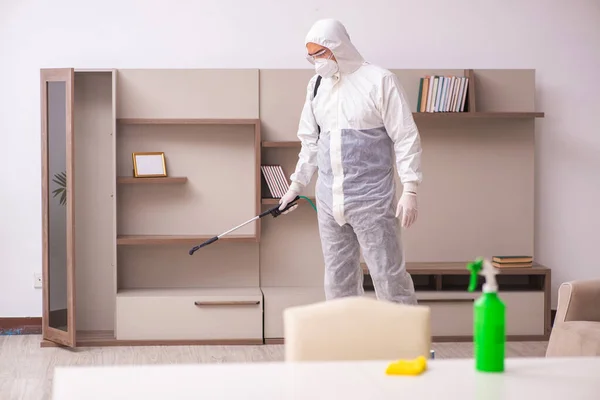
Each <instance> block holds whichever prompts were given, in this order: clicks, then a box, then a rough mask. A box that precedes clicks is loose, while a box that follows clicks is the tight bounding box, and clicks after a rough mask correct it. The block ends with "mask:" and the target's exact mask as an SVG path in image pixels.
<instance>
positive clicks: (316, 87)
mask: <svg viewBox="0 0 600 400" xmlns="http://www.w3.org/2000/svg"><path fill="white" fill-rule="evenodd" d="M321 78H322V77H321V75H318V76H317V81H316V82H315V90H314V91H313V99H314V98H315V97H317V91H318V90H319V85H320V84H321ZM317 128H318V129H319V135H320V134H321V127H320V126H319V125H317Z"/></svg>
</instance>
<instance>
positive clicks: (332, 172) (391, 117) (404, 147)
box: [281, 19, 422, 304]
mask: <svg viewBox="0 0 600 400" xmlns="http://www.w3.org/2000/svg"><path fill="white" fill-rule="evenodd" d="M306 43H316V44H318V45H320V46H323V47H326V48H327V49H329V50H331V52H332V53H333V56H334V58H335V62H336V63H337V65H335V67H334V68H335V73H334V74H333V75H331V74H328V75H331V76H330V77H323V78H322V79H321V82H320V86H319V88H318V92H317V95H316V97H314V98H313V92H314V86H315V83H316V80H317V77H318V75H315V76H314V77H313V78H312V79H311V80H310V81H309V84H308V87H307V93H306V101H305V104H304V108H303V110H302V113H301V118H300V124H299V129H298V138H299V139H300V141H301V144H302V149H301V151H300V154H299V159H298V163H297V165H296V170H295V172H294V173H293V174H292V175H291V177H290V178H291V181H292V184H291V186H290V190H289V191H288V193H286V195H285V196H284V197H283V198H282V201H281V204H282V205H281V208H283V207H285V205H286V204H287V203H289V201H290V200H291V199H293V198H294V197H295V196H296V195H297V194H298V193H300V192H301V191H302V190H303V188H304V187H305V186H306V185H307V184H309V182H310V181H311V179H312V177H313V174H314V173H315V171H316V170H318V171H319V173H318V179H317V184H316V200H317V214H318V223H319V233H320V236H321V243H322V250H323V256H324V261H325V277H324V285H325V295H326V299H333V298H339V297H346V296H359V295H362V294H363V274H362V270H361V268H360V250H362V253H363V257H364V259H365V261H366V263H367V266H368V268H369V270H370V274H371V277H372V279H373V284H374V287H375V291H376V294H377V297H378V298H380V299H385V300H389V301H393V302H398V303H404V304H416V297H415V292H414V285H413V281H412V278H411V276H410V275H409V274H408V273H407V271H406V267H405V262H404V254H403V249H402V246H401V245H400V243H399V241H398V235H399V234H400V232H399V228H400V227H399V223H398V219H397V216H398V214H399V213H401V211H403V212H404V214H405V215H404V218H405V219H404V221H407V216H406V215H407V214H406V213H412V214H410V215H409V216H408V224H410V223H412V221H414V218H416V190H417V187H418V185H419V183H420V182H421V180H422V173H421V171H420V157H421V143H420V137H419V132H418V130H417V127H416V125H415V123H414V121H413V117H412V112H411V110H410V107H409V104H408V103H407V101H406V99H405V93H404V89H403V88H402V86H401V84H400V82H399V80H398V78H397V77H396V75H395V74H393V73H392V72H390V71H388V70H386V69H383V68H380V67H377V66H374V65H372V64H369V63H367V62H365V60H364V59H363V57H362V56H361V55H360V53H359V52H358V51H357V49H356V48H355V47H354V45H353V44H352V43H351V41H350V37H349V36H348V34H347V32H346V29H345V27H344V26H343V25H342V24H341V23H340V22H338V21H336V20H331V19H327V20H320V21H318V22H317V23H315V24H314V25H313V27H312V28H311V30H310V32H309V33H308V35H307V36H306ZM318 61H322V60H318ZM312 62H314V61H312ZM330 63H331V61H330ZM319 130H320V133H319ZM394 156H395V159H396V160H395V161H396V167H397V171H398V173H399V175H400V180H401V182H402V184H403V188H404V193H403V198H401V199H400V201H399V203H398V206H397V208H396V204H395V200H396V193H395V179H394ZM409 196H412V197H409ZM403 208H404V210H403Z"/></svg>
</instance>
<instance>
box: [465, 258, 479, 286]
mask: <svg viewBox="0 0 600 400" xmlns="http://www.w3.org/2000/svg"><path fill="white" fill-rule="evenodd" d="M467 269H468V270H469V271H471V279H470V280H469V288H468V291H469V292H473V291H475V289H476V288H477V275H479V273H480V272H481V270H482V269H483V259H481V258H479V259H477V260H475V261H473V262H471V263H469V264H468V265H467Z"/></svg>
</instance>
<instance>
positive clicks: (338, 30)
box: [304, 19, 365, 74]
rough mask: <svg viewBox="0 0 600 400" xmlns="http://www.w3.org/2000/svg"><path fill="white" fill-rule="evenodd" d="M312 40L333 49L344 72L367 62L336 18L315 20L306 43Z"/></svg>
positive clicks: (340, 68) (349, 71) (341, 70)
mask: <svg viewBox="0 0 600 400" xmlns="http://www.w3.org/2000/svg"><path fill="white" fill-rule="evenodd" d="M310 42H312V43H316V44H318V45H321V46H323V47H327V48H328V49H329V50H331V51H332V53H333V55H334V56H335V59H336V60H337V63H338V66H339V70H340V72H341V73H343V74H349V73H352V72H354V71H356V70H357V69H358V68H359V67H360V66H361V65H362V64H363V63H364V62H365V60H364V59H363V57H362V56H361V55H360V53H359V52H358V50H357V49H356V47H354V45H353V44H352V42H351V41H350V35H348V32H347V31H346V27H344V25H343V24H342V23H341V22H340V21H337V20H335V19H322V20H319V21H317V22H315V23H314V24H313V26H312V27H311V28H310V31H309V32H308V34H307V35H306V40H305V43H304V44H305V45H306V44H307V43H310ZM311 62H312V61H311Z"/></svg>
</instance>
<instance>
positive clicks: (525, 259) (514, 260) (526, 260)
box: [492, 256, 533, 268]
mask: <svg viewBox="0 0 600 400" xmlns="http://www.w3.org/2000/svg"><path fill="white" fill-rule="evenodd" d="M492 265H493V266H494V267H496V268H527V267H532V266H533V257H531V256H494V257H492Z"/></svg>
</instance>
